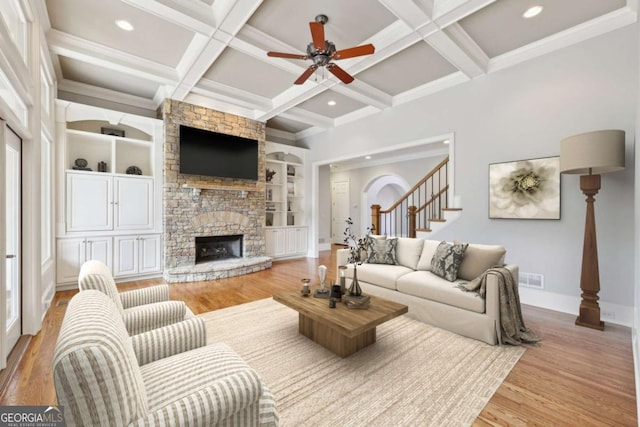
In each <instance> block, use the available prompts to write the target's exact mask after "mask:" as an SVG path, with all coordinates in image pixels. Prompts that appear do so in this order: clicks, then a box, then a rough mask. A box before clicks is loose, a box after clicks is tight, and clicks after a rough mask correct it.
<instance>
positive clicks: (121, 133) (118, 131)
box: [100, 127, 124, 138]
mask: <svg viewBox="0 0 640 427" xmlns="http://www.w3.org/2000/svg"><path fill="white" fill-rule="evenodd" d="M100 133H101V134H103V135H111V136H118V137H120V138H124V130H122V129H115V128H106V127H101V128H100Z"/></svg>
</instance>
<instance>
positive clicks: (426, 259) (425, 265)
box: [416, 240, 440, 271]
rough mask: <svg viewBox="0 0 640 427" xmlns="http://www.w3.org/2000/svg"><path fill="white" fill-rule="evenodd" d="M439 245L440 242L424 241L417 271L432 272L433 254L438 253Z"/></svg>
mask: <svg viewBox="0 0 640 427" xmlns="http://www.w3.org/2000/svg"><path fill="white" fill-rule="evenodd" d="M439 244H440V241H439V240H425V241H424V245H423V247H422V253H421V254H420V259H419V260H418V268H416V270H422V271H431V260H432V259H433V254H435V253H436V249H438V245H439Z"/></svg>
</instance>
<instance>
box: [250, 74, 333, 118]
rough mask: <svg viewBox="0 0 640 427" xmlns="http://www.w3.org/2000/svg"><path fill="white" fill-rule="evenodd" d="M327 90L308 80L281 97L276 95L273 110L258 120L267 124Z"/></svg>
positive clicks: (285, 92)
mask: <svg viewBox="0 0 640 427" xmlns="http://www.w3.org/2000/svg"><path fill="white" fill-rule="evenodd" d="M327 89H328V87H327V86H324V85H321V84H318V83H315V82H313V81H311V80H307V81H306V82H305V83H304V84H302V85H293V86H291V87H290V88H289V89H287V90H285V91H284V92H282V93H280V94H279V95H276V96H275V98H273V100H272V101H273V106H272V107H271V110H269V111H267V112H265V114H264V115H262V116H259V117H258V118H256V120H259V121H263V122H266V121H267V120H269V119H270V118H271V117H274V116H277V115H279V114H282V113H284V112H285V111H287V110H289V109H290V108H293V107H295V106H296V105H298V104H300V103H301V102H304V101H306V100H307V99H309V98H312V97H314V96H316V95H318V94H319V93H322V92H324V91H325V90H327Z"/></svg>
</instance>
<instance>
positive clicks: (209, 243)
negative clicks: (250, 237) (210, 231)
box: [196, 234, 242, 264]
mask: <svg viewBox="0 0 640 427" xmlns="http://www.w3.org/2000/svg"><path fill="white" fill-rule="evenodd" d="M230 258H242V234H233V235H230V236H204V237H196V264H199V263H201V262H209V261H220V260H223V259H230Z"/></svg>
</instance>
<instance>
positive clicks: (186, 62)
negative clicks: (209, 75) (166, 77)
mask: <svg viewBox="0 0 640 427" xmlns="http://www.w3.org/2000/svg"><path fill="white" fill-rule="evenodd" d="M195 42H196V41H195V38H194V42H192V44H193V43H195ZM198 42H199V41H198ZM226 47H227V45H226V44H224V43H222V42H220V41H218V40H215V39H208V40H206V42H205V43H204V46H202V47H200V48H199V49H192V48H191V47H190V48H189V49H188V51H189V52H190V53H191V54H192V56H191V57H187V56H183V57H182V59H181V60H180V64H179V65H178V66H179V68H180V69H181V70H185V71H184V73H183V74H181V75H180V79H179V81H178V84H177V85H176V87H175V89H174V90H173V92H171V93H170V94H169V97H170V98H172V99H176V100H183V99H184V98H185V97H186V96H187V95H188V94H189V92H190V91H191V90H192V89H193V88H194V87H195V86H196V85H197V84H198V82H199V81H200V79H201V78H202V76H204V74H205V73H206V72H207V70H209V68H210V67H211V65H212V64H213V63H214V62H215V61H216V59H218V57H219V56H220V54H221V53H222V52H223V51H224V50H225V48H226Z"/></svg>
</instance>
